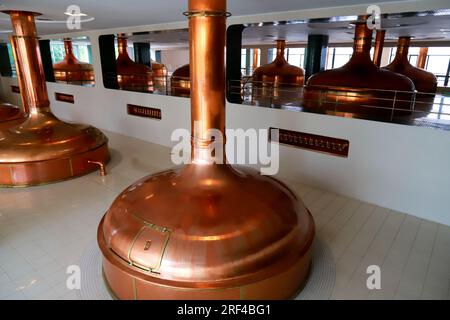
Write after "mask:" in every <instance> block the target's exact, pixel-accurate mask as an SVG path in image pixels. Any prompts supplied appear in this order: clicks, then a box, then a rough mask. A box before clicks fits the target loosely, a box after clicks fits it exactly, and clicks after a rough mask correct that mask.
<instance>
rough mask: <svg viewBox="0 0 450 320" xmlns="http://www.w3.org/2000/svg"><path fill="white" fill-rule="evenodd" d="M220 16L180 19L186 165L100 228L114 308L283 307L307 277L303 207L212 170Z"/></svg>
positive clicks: (220, 107) (221, 98) (259, 183)
mask: <svg viewBox="0 0 450 320" xmlns="http://www.w3.org/2000/svg"><path fill="white" fill-rule="evenodd" d="M225 11H226V1H225V0H190V1H189V12H188V13H186V14H187V15H188V16H189V30H190V37H189V39H190V61H191V74H190V76H191V77H190V81H191V88H192V91H191V122H192V164H189V165H185V166H183V167H180V168H177V169H174V170H167V171H163V172H160V173H157V174H154V175H151V176H148V177H145V178H143V179H142V180H140V181H137V182H136V183H134V184H133V185H132V186H130V187H129V188H127V189H126V190H125V191H124V192H122V193H121V194H120V195H119V196H118V197H117V198H116V200H115V201H114V203H113V204H112V206H111V207H110V209H109V210H108V212H107V213H106V214H105V216H104V217H103V219H102V220H101V222H100V225H99V228H98V233H97V240H98V243H99V246H100V249H101V251H102V254H103V271H104V275H105V279H106V281H107V282H108V285H109V287H110V289H111V290H112V292H113V293H114V295H115V296H116V297H118V298H120V299H130V300H131V299H189V300H191V299H222V300H225V299H286V298H290V297H293V296H295V294H296V293H297V291H298V290H299V288H301V286H302V285H303V284H304V282H305V280H306V278H307V275H308V270H309V266H310V261H311V245H312V243H313V239H314V222H313V220H312V217H311V215H310V213H309V212H308V210H307V209H306V208H305V206H304V204H303V203H302V201H301V200H300V199H299V198H297V197H296V196H295V195H294V194H293V193H292V191H291V190H289V188H288V187H287V186H286V185H284V184H283V183H281V182H279V181H278V180H276V179H274V178H271V177H267V176H261V175H260V174H259V173H258V172H256V171H255V170H253V169H249V168H244V167H235V166H231V165H228V164H218V163H216V162H215V163H211V160H212V159H211V157H212V155H211V150H208V148H209V146H210V144H211V143H213V141H214V142H224V138H223V136H221V137H217V136H216V137H215V138H213V137H211V136H209V134H208V129H213V128H215V129H218V130H220V132H221V133H222V134H224V133H225V68H224V50H225V30H226V24H225V19H226V14H225ZM212 70H214V72H212ZM222 146H223V145H222ZM215 156H218V155H217V154H216V155H215ZM219 157H220V156H219ZM220 158H221V160H225V159H224V158H225V156H224V155H223V156H222V157H220Z"/></svg>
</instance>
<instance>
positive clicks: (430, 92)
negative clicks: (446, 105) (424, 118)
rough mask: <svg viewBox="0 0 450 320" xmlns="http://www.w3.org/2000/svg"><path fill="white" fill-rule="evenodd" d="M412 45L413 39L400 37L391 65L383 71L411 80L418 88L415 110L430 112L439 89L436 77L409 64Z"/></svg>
mask: <svg viewBox="0 0 450 320" xmlns="http://www.w3.org/2000/svg"><path fill="white" fill-rule="evenodd" d="M410 45H411V37H400V38H399V39H398V45H397V52H396V55H395V59H394V60H393V61H392V62H391V64H389V65H387V66H386V67H384V68H383V69H385V70H389V71H392V72H396V73H399V74H402V75H405V76H407V77H408V78H410V79H411V80H412V81H413V82H414V85H415V87H416V90H417V93H416V101H415V103H414V109H415V110H418V111H429V110H430V109H431V108H432V107H433V103H434V98H435V95H434V93H436V89H437V78H436V76H435V75H434V74H433V73H431V72H428V71H425V70H423V69H420V68H416V67H414V66H413V65H411V63H410V62H409V59H408V51H409V46H410Z"/></svg>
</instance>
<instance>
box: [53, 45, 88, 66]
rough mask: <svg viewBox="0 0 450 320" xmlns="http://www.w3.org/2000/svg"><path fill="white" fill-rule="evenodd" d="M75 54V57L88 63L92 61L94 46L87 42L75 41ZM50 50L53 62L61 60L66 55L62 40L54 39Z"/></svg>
mask: <svg viewBox="0 0 450 320" xmlns="http://www.w3.org/2000/svg"><path fill="white" fill-rule="evenodd" d="M72 47H73V54H74V55H75V57H76V58H77V59H78V60H79V61H81V62H86V63H92V48H91V45H90V44H87V43H73V44H72ZM50 51H51V54H52V63H57V62H60V61H62V60H63V59H64V56H65V55H66V53H65V51H64V43H63V42H62V41H52V42H51V43H50Z"/></svg>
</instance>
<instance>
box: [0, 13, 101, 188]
mask: <svg viewBox="0 0 450 320" xmlns="http://www.w3.org/2000/svg"><path fill="white" fill-rule="evenodd" d="M4 12H5V13H7V14H9V15H10V17H11V21H12V26H13V30H14V36H13V41H14V45H15V47H16V55H15V63H16V67H17V70H18V71H19V72H18V76H19V77H20V78H19V84H20V86H21V88H20V89H21V96H22V99H23V100H24V101H25V107H26V108H27V109H28V110H29V112H28V117H27V118H26V120H25V121H23V122H22V123H21V124H20V125H18V126H15V127H11V128H8V129H6V130H3V131H1V132H0V135H1V139H0V185H1V186H6V187H14V186H29V185H39V184H44V183H50V182H56V181H60V180H65V179H69V178H72V177H76V176H80V175H83V174H86V173H89V172H91V171H94V170H96V169H98V164H104V163H105V162H107V161H108V159H109V152H108V146H107V142H108V140H107V138H106V137H105V136H104V135H103V133H102V132H101V131H99V130H98V129H96V128H94V127H91V126H87V125H80V124H72V123H70V124H69V123H65V122H62V121H60V120H59V119H57V118H56V117H55V116H54V115H53V114H52V112H51V110H50V102H49V100H48V95H47V88H46V84H45V77H44V71H43V67H42V61H41V56H40V50H39V42H38V37H37V34H36V26H35V23H34V16H36V15H37V14H36V13H32V12H25V11H4Z"/></svg>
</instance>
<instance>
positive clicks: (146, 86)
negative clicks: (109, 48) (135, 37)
mask: <svg viewBox="0 0 450 320" xmlns="http://www.w3.org/2000/svg"><path fill="white" fill-rule="evenodd" d="M127 42H128V37H127V36H126V35H124V34H119V35H118V36H117V46H118V49H119V56H118V57H117V62H116V63H117V81H118V83H119V88H120V89H122V90H129V91H140V92H153V73H152V69H151V68H150V67H148V66H146V65H144V64H139V63H136V62H134V61H133V60H131V58H130V56H129V55H128V52H127Z"/></svg>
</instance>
